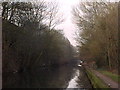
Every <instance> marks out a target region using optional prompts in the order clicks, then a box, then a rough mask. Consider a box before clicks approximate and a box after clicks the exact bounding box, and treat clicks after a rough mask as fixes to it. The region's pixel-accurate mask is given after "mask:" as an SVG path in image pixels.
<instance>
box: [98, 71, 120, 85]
mask: <svg viewBox="0 0 120 90" xmlns="http://www.w3.org/2000/svg"><path fill="white" fill-rule="evenodd" d="M99 72H100V73H102V74H104V75H106V76H108V77H110V78H111V79H112V80H114V81H116V82H119V83H120V75H117V74H114V73H112V72H109V71H105V70H99Z"/></svg>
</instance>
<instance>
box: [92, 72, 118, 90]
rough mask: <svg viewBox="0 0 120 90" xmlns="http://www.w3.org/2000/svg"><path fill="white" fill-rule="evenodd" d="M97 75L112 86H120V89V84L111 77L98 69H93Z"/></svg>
mask: <svg viewBox="0 0 120 90" xmlns="http://www.w3.org/2000/svg"><path fill="white" fill-rule="evenodd" d="M92 71H93V72H94V73H95V74H96V76H97V77H99V78H100V79H102V80H103V81H104V82H105V83H106V84H107V85H108V86H109V87H110V88H119V90H120V86H119V84H118V83H117V82H115V81H113V80H112V79H111V78H109V77H107V76H105V75H103V74H101V73H100V72H98V71H95V70H92Z"/></svg>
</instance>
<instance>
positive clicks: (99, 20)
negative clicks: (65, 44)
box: [73, 2, 118, 69]
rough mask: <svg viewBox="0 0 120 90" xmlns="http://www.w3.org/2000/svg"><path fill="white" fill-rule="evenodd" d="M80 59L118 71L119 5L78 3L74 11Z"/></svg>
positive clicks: (112, 3) (115, 3)
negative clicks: (77, 29)
mask: <svg viewBox="0 0 120 90" xmlns="http://www.w3.org/2000/svg"><path fill="white" fill-rule="evenodd" d="M73 15H74V19H75V23H76V25H77V26H78V28H79V31H78V33H77V36H78V37H77V41H78V47H79V51H80V59H82V60H85V61H86V62H95V63H96V65H97V67H99V68H101V67H102V68H108V69H113V68H114V69H117V68H118V3H117V2H81V3H80V4H79V5H78V6H77V7H75V8H74V9H73Z"/></svg>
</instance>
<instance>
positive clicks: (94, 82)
mask: <svg viewBox="0 0 120 90" xmlns="http://www.w3.org/2000/svg"><path fill="white" fill-rule="evenodd" d="M86 73H87V75H88V78H89V79H90V81H91V84H92V85H93V88H96V89H95V90H97V89H100V88H104V89H105V90H108V88H109V87H108V86H107V85H106V84H105V83H104V82H103V81H102V80H101V79H100V78H98V77H97V76H96V75H95V74H94V73H93V72H91V70H88V69H87V70H86Z"/></svg>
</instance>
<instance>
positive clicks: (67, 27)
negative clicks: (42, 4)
mask: <svg viewBox="0 0 120 90" xmlns="http://www.w3.org/2000/svg"><path fill="white" fill-rule="evenodd" d="M45 1H55V2H57V3H58V5H59V12H60V13H62V15H63V18H64V19H65V20H64V22H63V23H62V24H60V25H59V26H57V28H59V29H62V30H64V34H65V36H66V37H67V38H68V39H69V41H70V42H71V44H72V45H74V46H75V45H76V42H75V40H74V36H75V35H74V34H75V31H76V28H75V24H74V23H72V13H71V10H72V7H73V6H75V5H76V4H78V3H79V0H45Z"/></svg>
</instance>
